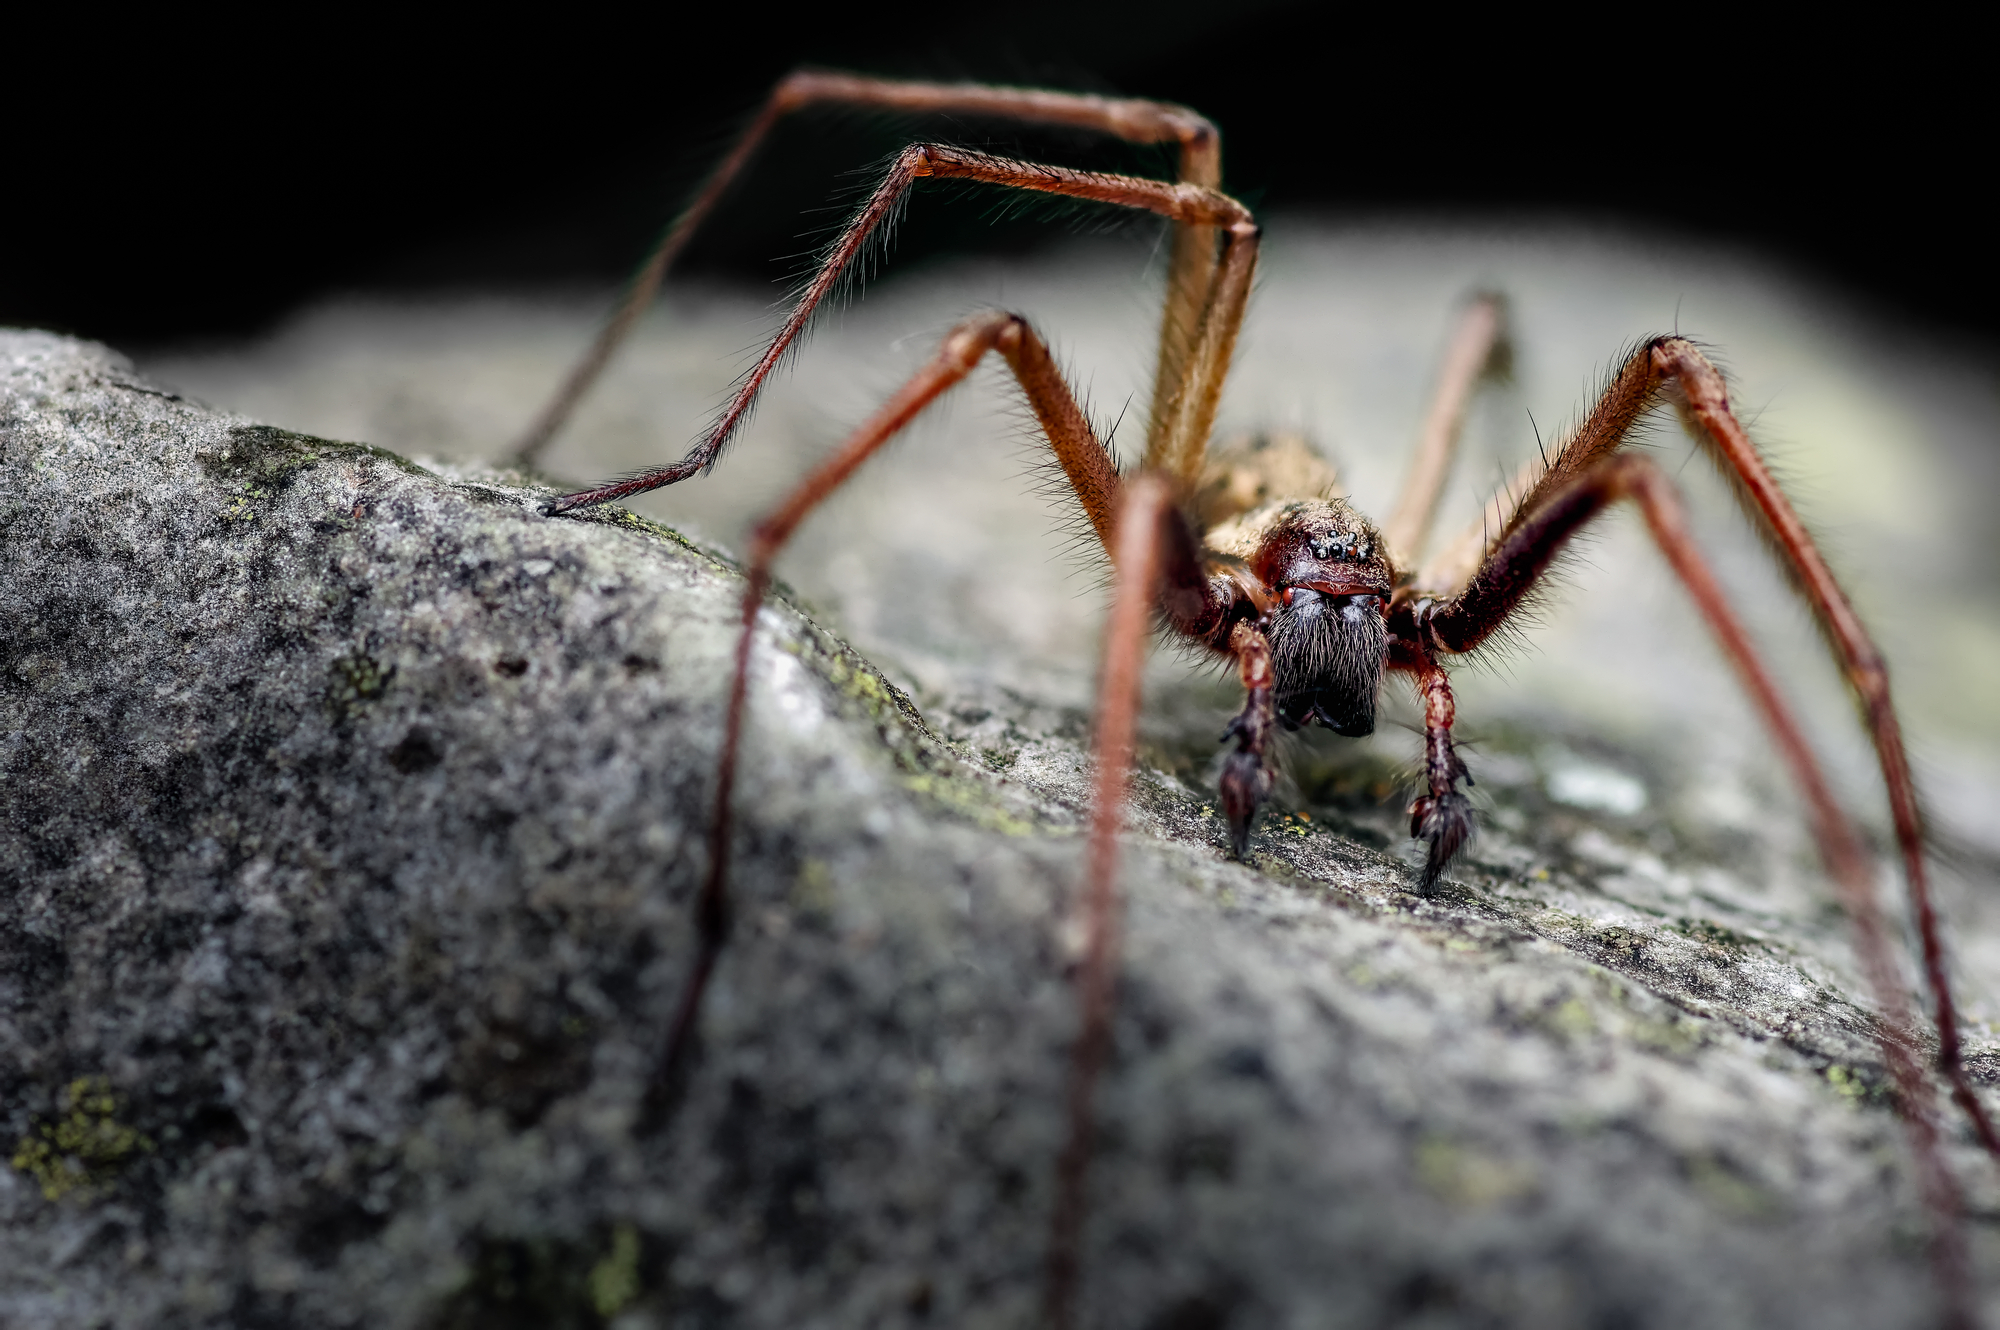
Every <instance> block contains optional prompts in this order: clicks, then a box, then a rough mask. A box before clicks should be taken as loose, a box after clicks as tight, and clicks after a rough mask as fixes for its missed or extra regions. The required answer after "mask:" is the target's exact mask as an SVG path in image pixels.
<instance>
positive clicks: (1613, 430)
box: [1420, 337, 2000, 1159]
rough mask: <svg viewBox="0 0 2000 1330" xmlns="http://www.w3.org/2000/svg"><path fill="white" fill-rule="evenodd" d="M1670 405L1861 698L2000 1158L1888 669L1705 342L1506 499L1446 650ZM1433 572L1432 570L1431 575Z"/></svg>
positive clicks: (1641, 381)
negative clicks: (1561, 509)
mask: <svg viewBox="0 0 2000 1330" xmlns="http://www.w3.org/2000/svg"><path fill="white" fill-rule="evenodd" d="M1665 401H1672V402H1674V403H1675V405H1677V406H1678V407H1679V408H1680V410H1681V413H1682V415H1683V417H1684V419H1685V420H1686V421H1687V423H1688V425H1689V426H1690V430H1691V432H1692V433H1693V434H1694V436H1695V438H1696V440H1697V441H1698V442H1699V443H1700V444H1701V445H1702V448H1703V450H1704V451H1705V452H1707V454H1708V456H1709V458H1710V460H1711V461H1713V462H1714V464H1715V465H1716V467H1717V468H1718V469H1719V470H1720V471H1721V472H1722V474H1723V476H1724V477H1725V478H1726V479H1728V480H1729V481H1730V483H1731V484H1732V485H1733V486H1734V488H1735V490H1736V493H1737V495H1738V497H1739V499H1740V500H1741V501H1742V504H1743V507H1744V508H1745V510H1746V511H1747V512H1748V513H1749V515H1750V518H1751V520H1752V521H1753V522H1754V523H1756V524H1757V526H1758V527H1759V528H1760V529H1761V530H1762V531H1763V532H1764V533H1765V534H1766V535H1767V536H1768V537H1769V540H1770V543H1771V545H1772V546H1773V548H1774V549H1775V550H1776V552H1777V554H1778V556H1779V558H1780V559H1781V562H1782V566H1783V568H1784V570H1785V571H1786V573H1787V574H1788V575H1789V576H1790V578H1791V581H1792V583H1793V585H1794V587H1795V588H1797V590H1798V592H1799V594H1800V595H1801V596H1803V597H1804V598H1805V601H1806V603H1807V605H1808V606H1809V607H1810V608H1811V609H1812V612H1813V617H1814V619H1815V621H1816V622H1817V623H1818V624H1819V626H1820V630H1821V633H1822V635H1823V636H1824V637H1825V639H1826V642H1827V645H1828V648H1829V649H1830V650H1831V651H1832V653H1833V655H1834V658H1835V660H1836V662H1837V663H1838V664H1839V666H1840V668H1841V671H1842V673H1844V674H1845V675H1846V677H1847V681H1848V684H1849V686H1850V687H1852V688H1853V690H1854V694H1855V697H1856V698H1857V700H1858V701H1859V702H1860V705H1861V710H1862V716H1863V722H1864V724H1865V725H1866V726H1867V729H1868V737H1869V739H1870V741H1871V742H1872V743H1873V745H1874V747H1875V755H1876V761H1877V763H1878V764H1879V766H1880V768H1881V771H1882V782H1883V784H1884V786H1886V787H1887V790H1888V795H1889V811H1890V816H1891V818H1892V820H1893V822H1894V824H1895V829H1896V843H1897V846H1898V848H1899V850H1900V852H1901V854H1902V860H1903V872H1904V877H1905V880H1906V881H1907V882H1908V884H1909V892H1910V904H1911V909H1912V913H1913V915H1914V916H1915V922H1916V926H1917V937H1918V941H1919V945H1920V947H1921V950H1922V960H1923V967H1924V979H1925V983H1926V986H1927V987H1928V988H1929V989H1930V993H1931V1001H1932V1014H1933V1018H1934V1020H1935V1022H1936V1025H1937V1032H1938V1067H1939V1069H1940V1070H1941V1071H1942V1072H1943V1073H1944V1075H1945V1077H1946V1079H1947V1080H1948V1081H1949V1082H1950V1083H1951V1087H1952V1098H1953V1100H1954V1102H1956V1103H1957V1104H1958V1106H1959V1108H1960V1109H1961V1110H1962V1111H1963V1112H1964V1113H1965V1115H1966V1118H1967V1120H1968V1121H1969V1122H1970V1123H1971V1124H1972V1128H1973V1131H1974V1132H1975V1133H1976V1134H1977V1135H1978V1137H1979V1140H1980V1143H1981V1144H1982V1145H1984V1146H1985V1148H1986V1150H1987V1152H1988V1153H1989V1154H1991V1155H1993V1156H1994V1157H1995V1158H1996V1159H2000V1131H1996V1130H1995V1127H1994V1123H1993V1120H1992V1118H1991V1117H1990V1116H1989V1115H1988V1113H1987V1111H1986V1108H1985V1105H1984V1104H1982V1103H1981V1102H1980V1101H1979V1098H1978V1096H1977V1094H1976V1093H1975V1092H1974V1090H1973V1088H1972V1081H1971V1077H1970V1076H1969V1075H1968V1073H1967V1072H1966V1069H1965V1063H1964V1056H1963V1045H1962V1042H1961V1036H1960V1032H1959V1020H1958V1010H1957V1003H1956V1002H1955V1001H1954V1000H1953V997H1952V992H1951V982H1950V978H1949V973H1948V969H1947V966H1946V962H1945V955H1944V943H1943V938H1942V929H1941V926H1940V924H1939V921H1938V914H1937V909H1936V906H1935V905H1934V904H1933V902H1932V900H1931V893H1930V873H1929V865H1928V863H1927V862H1926V860H1925V857H1924V833H1923V812H1922V809H1921V807H1920V805H1919V802H1918V799H1917V787H1916V780H1915V778H1914V777H1913V775H1912V774H1911V771H1910V762H1909V756H1908V754H1907V753H1906V752H1905V750H1904V747H1903V734H1902V727H1901V723H1900V722H1899V721H1898V719H1897V716H1896V708H1895V703H1894V701H1893V699H1892V698H1891V696H1890V690H1889V672H1888V667H1887V665H1886V664H1885V663H1884V661H1883V658H1882V653H1881V650H1880V649H1879V648H1878V647H1877V646H1876V645H1875V642H1874V639H1873V638H1872V637H1870V636H1869V634H1868V630H1867V629H1866V628H1865V627H1864V626H1863V625H1862V623H1861V618H1860V616H1859V615H1857V614H1856V613H1855V612H1854V607H1853V605H1852V604H1851V603H1850V602H1849V600H1848V598H1847V593H1846V592H1845V591H1844V590H1843V589H1842V588H1841V585H1840V583H1839V581H1838V580H1837V579H1835V577H1834V575H1833V572H1832V570H1831V569H1829V568H1828V567H1827V564H1826V559H1825V557H1824V556H1823V555H1822V554H1821V553H1820V550H1819V546H1818V545H1817V544H1815V543H1814V541H1813V538H1812V536H1811V534H1810V533H1808V532H1807V530H1806V527H1805V523H1804V522H1802V521H1800V520H1799V516H1798V513H1797V512H1796V511H1795V510H1794V509H1793V508H1792V505H1791V502H1790V500H1788V499H1787V498H1786V497H1785V493H1784V491H1783V490H1782V489H1780V488H1779V486H1778V482H1777V480H1776V478H1775V477H1773V476H1772V474H1771V471H1770V468H1769V467H1768V466H1766V465H1765V463H1764V459H1763V458H1762V457H1761V456H1760V455H1759V454H1758V452H1757V449H1756V446H1755V445H1754V444H1753V443H1752V442H1751V441H1750V435H1749V433H1748V431H1746V430H1745V429H1744V428H1743V424H1742V422H1741V421H1740V420H1738V419H1737V417H1736V413H1735V411H1734V410H1733V409H1732V408H1731V407H1730V404H1729V392H1728V387H1727V385H1726V384H1725V383H1724V382H1723V378H1722V375H1721V373H1720V372H1719V371H1717V370H1716V368H1715V366H1714V365H1713V364H1711V363H1710V362H1709V360H1708V358H1707V357H1706V356H1704V355H1703V354H1702V353H1701V351H1700V349H1699V348H1697V347H1696V346H1695V345H1694V343H1692V342H1690V341H1688V340H1687V339H1686V338H1683V337H1656V338H1653V339H1652V340H1650V341H1648V342H1646V343H1645V344H1644V345H1643V346H1641V347H1640V348H1639V349H1638V350H1637V351H1635V352H1634V353H1633V354H1632V355H1631V356H1630V357H1629V358H1627V360H1626V361H1625V364H1624V365H1623V366H1622V367H1621V368H1620V369H1619V371H1618V372H1617V374H1616V375H1614V376H1613V378H1612V380H1611V382H1610V384H1609V385H1608V386H1607V387H1606V389H1605V391H1604V393H1603V395H1602V397H1601V398H1600V399H1599V400H1598V402H1597V404H1596V406H1595V407H1594V408H1593V409H1592V410H1591V412H1590V415H1589V416H1588V417H1587V418H1586V419H1585V420H1584V422H1583V424H1582V425H1581V426H1580V427H1579V428H1578V430H1577V432H1576V434H1575V436H1574V437H1572V438H1571V439H1570V440H1569V441H1568V442H1567V443H1565V444H1564V445H1563V447H1562V449H1561V450H1560V451H1559V452H1558V453H1557V454H1556V455H1555V456H1554V457H1553V458H1551V459H1550V460H1549V462H1548V464H1547V465H1540V464H1539V463H1537V464H1533V469H1532V481H1531V483H1524V484H1523V485H1522V486H1521V490H1520V493H1519V496H1518V498H1517V499H1509V500H1507V502H1506V503H1505V504H1504V510H1505V520H1504V521H1501V522H1496V523H1495V524H1494V527H1493V530H1494V531H1495V533H1496V534H1495V536H1494V537H1493V538H1492V539H1491V540H1490V541H1489V542H1487V543H1486V545H1485V550H1486V555H1485V557H1484V559H1483V562H1482V563H1480V564H1479V565H1478V566H1477V571H1475V572H1471V573H1470V574H1469V577H1470V580H1469V581H1467V582H1465V583H1463V584H1462V586H1463V590H1464V593H1465V594H1466V595H1468V596H1470V598H1469V599H1465V601H1464V607H1463V608H1462V609H1461V610H1460V611H1459V612H1457V613H1455V614H1454V615H1453V616H1452V622H1451V624H1450V625H1449V626H1446V625H1445V624H1444V623H1442V622H1441V621H1440V622H1437V623H1436V624H1435V626H1436V627H1437V630H1438V631H1439V632H1442V633H1445V634H1447V637H1446V638H1443V639H1440V641H1441V644H1442V646H1443V649H1445V650H1447V651H1469V650H1471V649H1473V648H1474V647H1476V646H1477V645H1478V644H1479V643H1480V642H1481V641H1483V640H1484V639H1485V637H1486V636H1487V635H1488V634H1489V633H1491V632H1492V631H1493V630H1494V629H1495V628H1497V627H1498V626H1499V624H1500V623H1501V622H1502V621H1503V620H1504V619H1505V618H1506V616H1507V615H1508V614H1510V613H1511V612H1512V610H1513V608H1514V606H1515V605H1517V604H1518V603H1519V600H1520V596H1521V595H1523V594H1525V592H1526V590H1527V588H1528V586H1529V585H1530V584H1531V583H1532V582H1533V580H1534V579H1535V578H1536V577H1539V576H1540V572H1541V570H1540V569H1539V568H1537V569H1535V570H1534V572H1533V573H1532V575H1529V576H1528V577H1527V580H1526V581H1524V582H1521V583H1520V585H1519V586H1518V588H1516V589H1513V590H1509V589H1508V587H1506V586H1502V585H1499V583H1500V582H1504V581H1507V580H1509V579H1515V578H1518V577H1520V576H1522V575H1523V574H1524V573H1525V572H1526V569H1525V568H1519V567H1514V566H1512V565H1507V564H1503V563H1498V562H1496V561H1495V559H1494V558H1493V557H1492V555H1493V552H1495V551H1497V550H1498V549H1499V548H1500V547H1501V546H1502V545H1503V544H1504V543H1505V542H1506V541H1507V540H1509V539H1510V538H1511V537H1512V536H1513V535H1514V534H1515V533H1516V532H1517V531H1519V530H1520V529H1521V528H1522V527H1523V526H1524V524H1527V523H1530V522H1532V521H1534V520H1535V518H1536V516H1537V514H1538V513H1540V512H1541V510H1542V509H1543V508H1545V507H1546V506H1547V505H1549V504H1550V503H1552V502H1554V501H1555V499H1556V497H1557V496H1558V495H1560V494H1562V493H1564V492H1565V491H1566V490H1567V489H1568V488H1569V486H1571V485H1572V484H1574V483H1575V481H1576V480H1577V479H1579V478H1580V477H1581V476H1583V475H1584V474H1586V473H1587V472H1589V471H1590V469H1591V468H1592V467H1593V466H1595V465H1597V464H1598V463H1599V462H1600V461H1602V460H1603V459H1604V458H1607V457H1610V456H1611V455H1613V454H1614V453H1615V452H1616V451H1617V450H1618V449H1619V448H1621V447H1622V446H1623V445H1624V444H1625V442H1626V440H1627V438H1628V437H1629V435H1630V433H1631V430H1632V427H1633V426H1634V425H1635V424H1636V423H1638V421H1639V419H1640V418H1641V417H1643V416H1644V415H1645V414H1646V413H1647V412H1648V411H1650V410H1652V409H1653V408H1654V407H1655V406H1657V405H1659V404H1661V403H1662V402H1665ZM1528 479H1529V478H1528V476H1526V475H1524V477H1523V481H1524V482H1525V481H1528ZM1426 571H1427V574H1428V571H1429V570H1426ZM1481 579H1485V581H1486V583H1487V584H1488V585H1487V586H1486V587H1485V588H1484V590H1483V591H1482V592H1481V593H1480V594H1479V595H1476V596H1471V595H1470V592H1471V590H1472V587H1473V584H1474V583H1477V582H1479V581H1480V580H1481ZM1420 583H1422V586H1421V587H1420V590H1421V592H1422V594H1426V595H1431V596H1434V597H1435V598H1436V599H1438V600H1440V601H1443V600H1446V599H1449V598H1450V597H1451V596H1453V595H1456V594H1458V593H1459V592H1460V589H1461V584H1457V583H1453V584H1451V585H1449V586H1448V587H1446V586H1435V587H1434V586H1432V585H1431V584H1430V578H1429V577H1428V575H1427V576H1426V577H1424V578H1421V579H1420ZM1474 607H1480V609H1479V612H1477V613H1474V612H1472V611H1473V608H1474Z"/></svg>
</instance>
